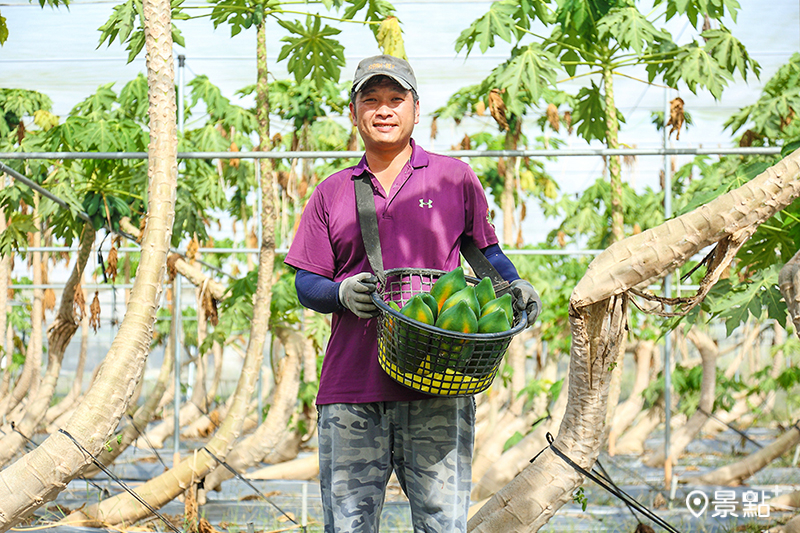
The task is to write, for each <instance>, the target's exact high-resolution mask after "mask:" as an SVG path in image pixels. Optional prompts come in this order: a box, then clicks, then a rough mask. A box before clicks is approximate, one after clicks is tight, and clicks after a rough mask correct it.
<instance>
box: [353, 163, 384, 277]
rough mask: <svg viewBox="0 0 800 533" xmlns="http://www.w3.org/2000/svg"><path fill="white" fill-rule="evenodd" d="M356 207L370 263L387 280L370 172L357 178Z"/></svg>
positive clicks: (376, 272)
mask: <svg viewBox="0 0 800 533" xmlns="http://www.w3.org/2000/svg"><path fill="white" fill-rule="evenodd" d="M353 181H354V184H353V185H354V186H355V189H356V207H357V208H358V223H359V225H360V226H361V238H362V239H363V241H364V248H365V249H366V251H367V259H369V265H370V266H371V267H372V270H373V271H374V272H375V275H376V276H378V279H379V280H381V283H385V282H386V273H385V272H384V270H383V255H382V254H381V239H380V235H379V234H378V213H377V212H376V211H375V197H374V195H373V193H372V183H371V181H372V180H371V179H370V177H369V173H368V172H364V173H363V174H361V176H358V177H356V178H355V180H353Z"/></svg>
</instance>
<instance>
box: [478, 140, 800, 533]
mask: <svg viewBox="0 0 800 533" xmlns="http://www.w3.org/2000/svg"><path fill="white" fill-rule="evenodd" d="M799 163H800V151H796V152H794V153H792V154H791V155H789V156H787V157H786V158H784V159H783V160H782V161H780V162H779V163H777V164H776V165H774V166H772V167H770V168H769V169H767V170H766V171H765V172H763V173H762V174H760V175H758V176H757V177H755V178H754V179H753V180H751V181H750V182H748V183H746V184H745V185H743V186H742V187H740V188H738V189H735V190H733V191H730V192H729V193H726V194H724V195H722V196H720V197H718V198H717V199H715V200H713V201H711V202H709V203H708V204H706V205H704V206H701V207H699V208H698V209H696V210H694V211H692V212H690V213H686V214H684V215H682V216H680V217H677V218H674V219H671V220H668V221H667V222H665V223H664V224H661V225H660V226H657V227H655V228H652V229H649V230H647V231H645V232H642V233H640V234H638V235H634V236H631V237H629V238H627V239H625V240H622V241H619V242H615V243H613V244H612V245H611V246H609V247H608V248H607V249H606V250H605V251H603V252H602V253H601V254H600V255H598V256H597V258H595V260H594V261H592V263H591V264H590V265H589V268H588V269H587V272H586V274H585V275H584V277H583V278H582V279H581V280H580V282H579V283H578V285H577V286H576V287H575V289H574V291H573V293H572V297H571V298H570V308H569V315H570V329H571V332H572V348H571V356H570V384H569V401H568V402H567V411H566V413H565V415H564V419H563V421H562V423H561V428H560V430H559V433H558V436H556V437H555V440H554V442H553V446H555V447H556V448H558V449H559V450H560V451H561V452H563V453H564V454H566V455H567V456H568V457H570V458H571V460H572V461H574V462H575V463H577V464H579V465H581V466H583V467H584V468H586V469H590V468H591V467H592V466H593V465H594V461H595V459H596V458H597V454H598V453H599V450H600V446H601V444H602V440H601V438H600V437H601V436H602V434H603V430H604V421H605V415H606V404H607V399H608V398H607V394H608V383H609V378H610V371H611V368H610V367H609V365H611V364H612V363H613V362H614V360H615V358H616V357H617V355H618V353H619V350H618V347H619V343H621V342H623V341H624V331H625V326H626V317H625V312H626V309H625V307H626V301H627V300H626V299H627V296H626V294H625V293H627V292H628V291H629V290H630V289H631V288H633V287H636V286H638V285H640V284H642V283H645V282H648V281H649V280H651V279H653V278H655V277H659V276H663V275H665V274H666V273H668V272H671V271H672V270H675V269H676V268H678V267H679V266H681V265H683V264H684V263H685V262H686V261H687V260H688V259H689V258H691V257H692V256H693V255H694V254H696V253H698V252H699V251H700V250H702V249H703V248H705V247H706V246H709V245H711V244H715V243H719V245H720V246H721V249H720V250H717V251H718V252H720V255H721V257H720V256H717V257H715V258H714V260H712V261H711V264H710V265H709V274H708V275H707V276H706V279H705V280H704V286H703V290H704V291H705V292H702V291H701V293H700V294H699V295H698V298H700V297H702V296H704V295H705V294H706V293H707V291H708V290H710V286H712V285H713V283H714V282H716V280H717V279H718V277H719V275H721V273H722V271H723V270H724V268H725V267H726V266H727V263H726V261H728V262H729V261H730V260H731V259H732V253H735V251H736V250H738V249H739V247H741V244H742V243H743V242H745V241H746V240H747V238H749V236H750V235H752V234H753V232H754V231H755V229H756V227H757V226H758V225H759V224H761V223H762V222H764V221H766V220H767V219H768V218H770V217H771V216H772V215H773V214H775V213H776V212H778V211H780V210H781V209H783V208H784V207H786V206H787V205H789V204H790V203H791V202H792V201H793V200H794V199H795V198H797V197H798V196H800V166H799ZM718 248H719V247H718ZM581 482H582V477H581V475H580V474H578V473H577V472H576V471H575V470H573V469H572V467H570V466H568V465H567V463H566V462H565V461H563V460H562V459H561V458H559V457H558V456H556V455H555V453H554V451H553V450H552V449H551V448H549V447H548V448H547V449H545V450H544V451H543V452H542V453H541V455H539V457H538V458H537V459H536V460H535V461H534V462H533V463H532V464H530V465H529V466H528V467H526V468H525V470H523V471H522V472H521V473H520V474H519V475H518V476H517V477H515V478H514V479H513V481H511V483H509V484H508V485H506V486H505V487H504V488H503V489H502V490H500V491H499V492H498V493H497V494H495V495H494V497H492V498H491V499H490V500H489V501H488V502H487V503H486V504H485V505H484V506H483V507H482V508H481V509H480V510H479V511H478V512H477V513H476V514H475V515H474V516H473V517H472V519H470V521H469V524H468V529H469V530H470V531H480V532H503V533H507V532H512V531H526V532H529V531H537V530H538V529H539V528H540V527H541V526H542V525H544V524H545V523H546V522H547V521H548V520H549V519H550V517H552V516H553V514H554V513H555V512H556V511H557V510H558V509H559V508H560V507H561V506H562V505H563V504H564V503H566V502H568V501H569V500H570V499H571V497H572V492H573V491H574V490H575V489H576V488H577V487H578V486H579V485H580V484H581Z"/></svg>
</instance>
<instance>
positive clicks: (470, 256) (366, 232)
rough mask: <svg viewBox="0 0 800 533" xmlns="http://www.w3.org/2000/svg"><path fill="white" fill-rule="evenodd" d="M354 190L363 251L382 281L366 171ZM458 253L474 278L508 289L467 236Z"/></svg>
mask: <svg viewBox="0 0 800 533" xmlns="http://www.w3.org/2000/svg"><path fill="white" fill-rule="evenodd" d="M353 182H354V183H353V186H354V187H355V192H356V207H357V209H358V223H359V225H360V226H361V238H362V239H363V241H364V248H365V249H366V251H367V259H368V260H369V264H370V266H371V267H372V270H373V271H374V272H375V275H376V276H378V279H380V280H381V283H385V282H386V273H385V272H384V270H383V256H382V254H381V240H380V235H379V234H378V213H377V212H376V211H375V197H374V195H373V192H372V180H371V179H370V176H369V173H368V172H364V173H363V174H362V175H361V176H358V177H356V178H355V179H354V180H353ZM461 255H463V256H464V259H466V260H467V263H469V265H470V266H471V267H472V270H473V271H474V272H475V275H476V276H477V277H478V278H489V279H491V280H492V285H494V289H495V292H496V293H497V294H498V295H500V294H503V293H505V292H508V289H509V287H510V285H509V284H508V282H507V281H506V280H504V279H503V277H502V276H501V275H500V273H499V272H497V270H496V269H495V268H494V267H493V266H492V264H491V263H490V262H489V260H488V259H486V256H485V255H483V252H481V251H480V249H479V248H478V246H477V245H476V244H475V242H474V241H473V240H472V239H470V238H469V237H467V236H464V237H462V239H461Z"/></svg>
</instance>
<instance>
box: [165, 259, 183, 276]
mask: <svg viewBox="0 0 800 533" xmlns="http://www.w3.org/2000/svg"><path fill="white" fill-rule="evenodd" d="M180 258H181V256H180V255H178V254H170V256H169V257H167V277H168V278H169V280H170V281H172V280H174V279H175V276H177V275H178V269H177V267H176V266H175V263H177V262H178V260H179V259H180Z"/></svg>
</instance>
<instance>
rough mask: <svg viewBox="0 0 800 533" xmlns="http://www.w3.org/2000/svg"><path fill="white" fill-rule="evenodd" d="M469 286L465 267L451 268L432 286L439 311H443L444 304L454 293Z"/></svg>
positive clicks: (432, 293)
mask: <svg viewBox="0 0 800 533" xmlns="http://www.w3.org/2000/svg"><path fill="white" fill-rule="evenodd" d="M466 286H467V280H466V279H464V269H463V268H461V267H458V268H456V269H455V270H451V271H450V272H448V273H447V274H443V275H442V277H440V278H439V279H438V280H437V281H436V283H434V284H433V287H431V296H433V297H434V298H435V299H436V303H437V305H438V307H439V312H440V313H441V312H442V305H444V302H445V301H446V300H447V299H448V298H450V296H452V295H453V294H455V293H457V292H458V291H460V290H461V289H463V288H464V287H466Z"/></svg>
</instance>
